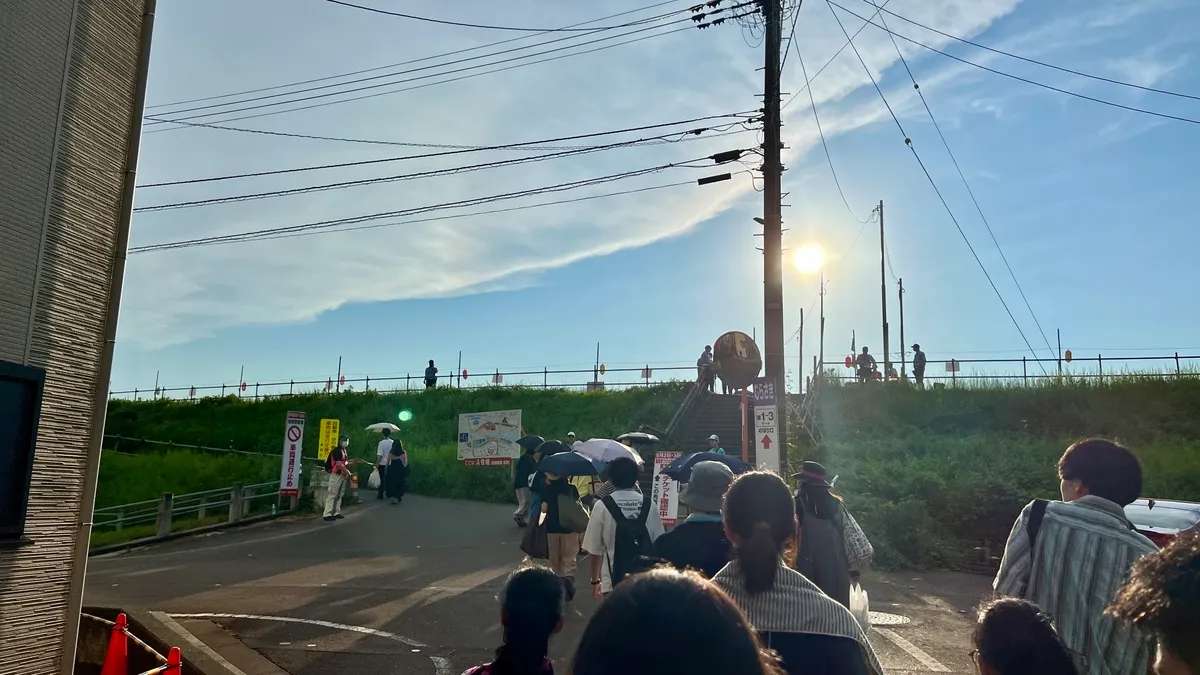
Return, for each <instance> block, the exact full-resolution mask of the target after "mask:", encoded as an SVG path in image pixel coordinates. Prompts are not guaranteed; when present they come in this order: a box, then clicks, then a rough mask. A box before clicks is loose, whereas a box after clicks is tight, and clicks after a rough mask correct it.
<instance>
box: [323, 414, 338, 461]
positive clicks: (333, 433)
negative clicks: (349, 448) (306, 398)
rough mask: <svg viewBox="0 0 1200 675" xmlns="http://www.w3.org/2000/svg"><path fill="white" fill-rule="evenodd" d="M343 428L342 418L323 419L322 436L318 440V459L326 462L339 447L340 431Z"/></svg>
mask: <svg viewBox="0 0 1200 675" xmlns="http://www.w3.org/2000/svg"><path fill="white" fill-rule="evenodd" d="M341 430H342V423H341V420H329V419H325V420H321V436H320V438H319V440H318V441H317V459H319V460H321V461H322V462H324V461H325V460H326V459H327V458H328V457H329V453H330V452H332V451H333V449H334V448H336V447H337V442H338V433H339V432H341Z"/></svg>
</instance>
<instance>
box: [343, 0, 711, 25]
mask: <svg viewBox="0 0 1200 675" xmlns="http://www.w3.org/2000/svg"><path fill="white" fill-rule="evenodd" d="M326 2H331V3H333V4H335V5H342V6H344V7H353V8H354V9H361V10H364V11H367V12H373V13H375V14H384V15H387V16H394V17H398V18H401V19H412V20H414V21H425V22H428V23H436V24H441V25H443V26H459V27H462V28H485V29H487V30H505V31H514V32H520V33H562V32H577V31H584V30H593V29H590V28H524V27H516V26H493V25H489V24H481V23H466V22H462V21H448V20H445V19H432V18H430V17H427V16H416V15H414V14H403V13H401V12H392V11H389V10H386V9H379V8H378V7H367V6H365V5H356V4H354V3H352V2H343V1H342V0H326ZM718 2H720V0H718ZM630 25H635V24H621V25H617V26H605V27H603V28H599V29H595V30H609V29H612V28H624V27H626V26H630Z"/></svg>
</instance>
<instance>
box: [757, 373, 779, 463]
mask: <svg viewBox="0 0 1200 675" xmlns="http://www.w3.org/2000/svg"><path fill="white" fill-rule="evenodd" d="M777 405H778V403H777V401H776V399H775V383H774V382H772V381H771V379H770V378H766V377H760V378H758V379H756V380H755V381H754V443H755V445H757V446H758V452H757V453H756V456H755V463H756V464H757V465H758V466H759V467H760V468H765V469H770V470H771V471H774V472H776V473H780V471H781V470H782V469H781V466H780V465H781V462H780V452H781V450H780V448H779V444H778V439H779V409H778V407H777Z"/></svg>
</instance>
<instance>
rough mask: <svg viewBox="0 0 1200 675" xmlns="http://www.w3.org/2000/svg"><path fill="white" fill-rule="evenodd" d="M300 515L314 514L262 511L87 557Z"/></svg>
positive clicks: (94, 551) (93, 551) (127, 543)
mask: <svg viewBox="0 0 1200 675" xmlns="http://www.w3.org/2000/svg"><path fill="white" fill-rule="evenodd" d="M300 515H315V514H312V513H309V514H298V513H292V512H291V511H284V512H283V513H276V514H270V513H264V514H263V515H261V516H252V517H250V518H243V519H241V520H239V521H237V522H234V523H216V524H214V525H205V526H204V527H197V528H195V529H191V530H180V531H179V532H172V533H171V534H168V535H166V536H162V537H143V538H141V539H131V540H130V541H125V542H121V543H119V544H109V545H108V546H97V547H96V548H93V549H91V550H89V551H88V557H89V558H90V557H92V556H96V555H103V554H105V553H116V552H119V551H128V550H129V549H131V548H138V547H141V546H148V545H150V544H161V543H163V542H167V541H174V540H176V539H183V538H184V537H191V536H194V535H197V534H207V533H209V532H218V531H220V530H228V529H230V528H234V527H240V526H242V525H254V524H256V523H265V522H267V521H270V520H278V519H280V518H286V517H290V516H300Z"/></svg>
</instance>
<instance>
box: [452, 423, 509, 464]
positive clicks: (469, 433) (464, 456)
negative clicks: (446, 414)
mask: <svg viewBox="0 0 1200 675" xmlns="http://www.w3.org/2000/svg"><path fill="white" fill-rule="evenodd" d="M519 438H521V411H520V410H498V411H492V412H481V413H466V414H463V415H459V416H458V459H459V460H460V461H461V462H462V463H463V464H466V465H467V466H505V465H508V464H511V463H512V462H513V461H514V460H516V459H517V458H518V457H520V456H521V446H519V445H517V439H519Z"/></svg>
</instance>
